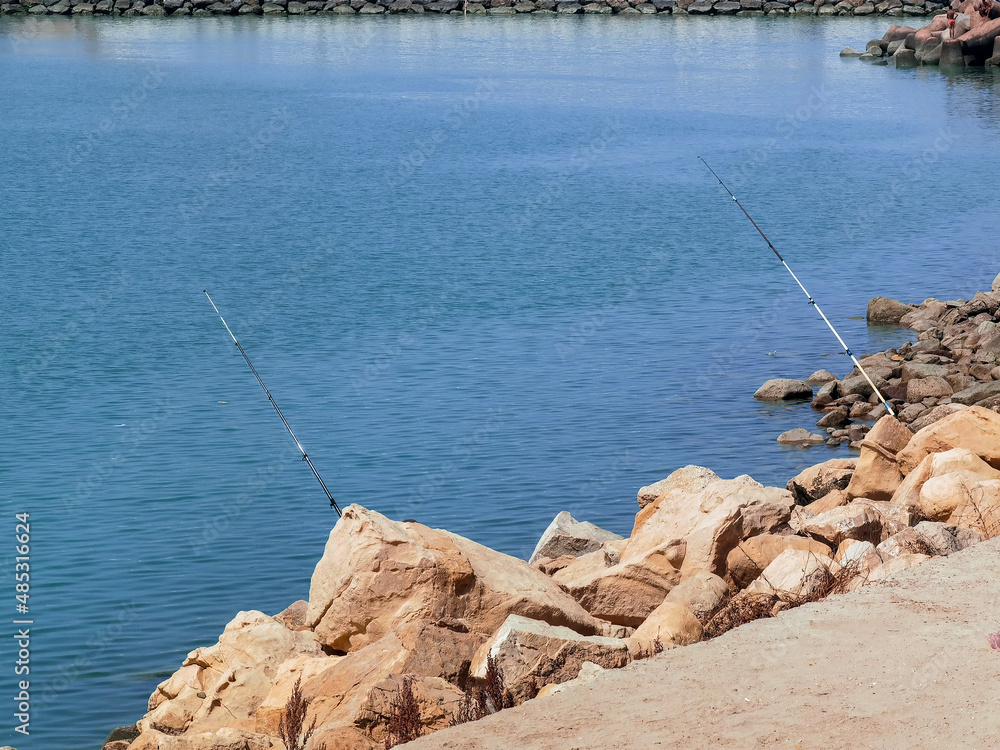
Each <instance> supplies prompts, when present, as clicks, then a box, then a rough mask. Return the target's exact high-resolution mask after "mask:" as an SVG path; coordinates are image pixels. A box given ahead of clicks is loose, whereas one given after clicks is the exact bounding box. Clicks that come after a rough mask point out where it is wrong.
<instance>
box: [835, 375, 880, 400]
mask: <svg viewBox="0 0 1000 750" xmlns="http://www.w3.org/2000/svg"><path fill="white" fill-rule="evenodd" d="M869 375H870V376H871V378H872V380H873V381H874V383H875V386H876V387H877V388H878V389H879V390H882V389H883V388H885V387H886V385H887V383H886V382H885V380H883V379H882V378H880V377H878V375H877V374H876V373H869ZM837 390H838V391H839V392H840V395H841V396H855V395H856V396H861V398H869V397H870V396H871V395H872V394H873V393H875V391H873V390H872V386H871V383H869V382H868V379H867V378H866V377H865V376H864V375H853V376H851V377H847V378H844V379H843V380H841V381H840V385H839V386H837Z"/></svg>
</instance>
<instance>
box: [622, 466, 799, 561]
mask: <svg viewBox="0 0 1000 750" xmlns="http://www.w3.org/2000/svg"><path fill="white" fill-rule="evenodd" d="M794 507H795V504H794V500H793V498H792V495H791V493H790V492H788V491H787V490H782V489H778V488H776V487H765V486H764V485H762V484H760V483H759V482H756V481H754V480H753V479H752V478H751V477H749V476H746V475H744V476H739V477H736V478H735V479H718V478H717V479H715V480H714V481H709V482H707V483H704V484H702V485H701V489H700V490H698V491H697V492H694V493H681V492H678V493H672V494H669V495H667V496H665V497H664V498H663V499H661V500H660V501H659V502H657V503H656V504H655V506H654V512H653V513H652V514H651V515H650V516H648V518H647V519H646V520H645V522H644V523H643V524H642V525H641V526H638V527H637V528H636V529H634V530H633V532H632V536H631V538H630V539H629V542H628V544H627V545H626V547H625V551H624V552H623V553H622V563H623V564H624V563H635V562H638V561H640V560H642V559H643V558H644V557H645V556H646V555H648V554H650V553H651V552H652V551H653V550H656V549H659V548H662V547H663V546H664V545H667V544H673V545H677V544H679V543H681V542H683V545H684V557H683V562H682V563H681V576H682V577H684V578H686V577H689V576H692V575H694V574H696V573H698V572H701V571H708V572H710V573H715V574H716V575H720V574H724V573H725V570H726V556H727V555H728V554H729V552H730V550H732V549H733V548H734V547H736V545H738V544H739V543H740V542H741V541H742V540H743V539H744V538H746V537H748V536H752V535H755V534H759V533H761V532H763V531H766V530H769V529H770V528H773V527H772V526H771V523H772V522H773V521H774V520H775V519H777V518H785V519H787V518H789V516H790V514H791V511H792V509H793V508H794ZM765 519H769V520H765Z"/></svg>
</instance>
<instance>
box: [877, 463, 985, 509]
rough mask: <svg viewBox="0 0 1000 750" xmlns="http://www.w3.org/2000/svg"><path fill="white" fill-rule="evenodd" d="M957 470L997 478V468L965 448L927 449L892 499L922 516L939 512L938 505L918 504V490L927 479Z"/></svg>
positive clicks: (981, 476)
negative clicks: (930, 450)
mask: <svg viewBox="0 0 1000 750" xmlns="http://www.w3.org/2000/svg"><path fill="white" fill-rule="evenodd" d="M956 472H970V473H972V474H975V475H977V476H978V477H980V478H982V479H997V478H1000V470H997V469H994V468H993V467H992V466H990V465H989V464H988V463H986V462H985V461H983V459H981V458H980V457H979V456H977V455H976V454H975V453H973V452H972V451H970V450H968V449H966V448H952V449H951V450H948V451H944V452H943V453H930V454H928V455H927V456H925V457H924V460H923V461H921V462H920V465H919V466H917V468H915V469H914V470H913V471H911V472H910V473H909V474H907V475H906V478H905V479H904V480H903V482H902V484H900V485H899V487H898V488H897V489H896V492H895V493H894V494H893V496H892V502H893V504H896V505H901V506H903V507H907V508H912V509H913V510H914V511H915V512H917V513H919V514H920V515H922V516H924V517H925V518H932V517H934V516H937V515H942V512H939V510H940V509H938V508H931V507H928V508H924V507H922V506H921V502H920V492H921V490H922V489H923V486H924V484H925V483H926V482H927V480H929V479H932V478H934V477H941V476H944V475H945V474H954V473H956Z"/></svg>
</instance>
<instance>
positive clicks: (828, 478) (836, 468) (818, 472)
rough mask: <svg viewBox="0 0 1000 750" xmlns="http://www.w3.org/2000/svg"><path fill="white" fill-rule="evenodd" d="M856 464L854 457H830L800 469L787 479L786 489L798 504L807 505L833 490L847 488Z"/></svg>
mask: <svg viewBox="0 0 1000 750" xmlns="http://www.w3.org/2000/svg"><path fill="white" fill-rule="evenodd" d="M857 464H858V460H857V459H856V458H831V459H830V460H829V461H824V462H823V463H821V464H816V465H815V466H810V467H809V468H808V469H803V470H802V471H800V472H799V473H798V474H796V475H795V476H794V477H792V478H791V479H790V480H788V490H789V492H791V493H792V494H793V495H794V496H795V499H796V501H797V502H798V503H799V504H800V505H805V506H808V505H809V504H810V503H813V502H816V501H818V500H819V499H820V498H823V497H826V495H828V494H829V493H830V492H833V491H834V490H845V489H847V485H848V483H849V482H850V481H851V476H852V475H853V474H854V469H855V467H856V466H857ZM831 507H833V506H831ZM827 510H828V509H827Z"/></svg>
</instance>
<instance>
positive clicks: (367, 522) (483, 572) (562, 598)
mask: <svg viewBox="0 0 1000 750" xmlns="http://www.w3.org/2000/svg"><path fill="white" fill-rule="evenodd" d="M511 614H520V615H524V616H525V617H529V618H531V619H535V620H542V621H543V622H547V623H549V624H550V625H565V626H567V627H570V628H572V629H573V630H576V631H577V632H579V633H582V634H584V635H592V634H595V633H599V632H602V631H603V626H602V625H601V623H599V622H598V621H596V620H595V619H594V618H593V617H591V616H590V615H589V614H587V612H586V611H585V610H584V609H583V608H582V607H581V606H580V605H579V604H578V603H577V602H575V601H574V600H573V599H571V598H570V597H569V596H568V595H567V594H565V593H564V592H563V591H562V590H561V589H560V588H559V586H558V584H556V583H555V582H554V581H553V580H552V579H551V578H549V577H548V576H546V575H544V574H543V573H541V572H540V571H538V570H536V569H535V568H533V567H531V566H530V565H528V564H527V563H526V562H524V561H523V560H518V559H517V558H514V557H510V556H508V555H504V554H502V553H499V552H496V551H494V550H491V549H489V548H487V547H484V546H482V545H480V544H476V543H475V542H472V541H470V540H468V539H464V538H463V537H460V536H458V535H457V534H451V533H449V532H447V531H440V530H436V529H430V528H428V527H426V526H423V525H421V524H418V523H400V522H396V521H390V520H389V519H388V518H386V517H385V516H383V515H381V514H379V513H376V512H374V511H370V510H366V509H365V508H362V507H361V506H358V505H352V506H350V507H349V508H347V509H345V510H344V515H343V517H342V518H341V519H340V520H339V521H338V522H337V525H336V526H335V527H334V529H333V531H332V532H331V533H330V538H329V541H328V542H327V545H326V550H325V552H324V554H323V558H322V559H321V560H320V562H319V564H318V565H317V566H316V570H315V572H314V573H313V577H312V582H311V584H310V587H309V610H308V612H307V615H306V624H307V625H309V626H310V627H312V628H314V629H315V632H316V636H317V638H319V640H320V641H321V642H322V643H323V644H325V645H326V646H328V647H329V648H331V649H333V650H335V651H342V652H350V651H354V650H356V649H358V648H361V647H363V646H365V645H367V644H369V643H373V642H375V641H377V640H379V639H380V638H381V637H382V636H383V635H385V634H386V633H387V632H389V631H390V630H391V629H393V628H396V627H398V626H399V625H400V624H402V623H405V622H407V621H409V620H417V619H421V620H431V621H438V620H442V619H448V620H452V621H460V622H461V623H462V624H463V626H464V627H465V628H467V629H468V630H469V631H471V632H476V633H484V634H487V635H492V634H493V633H495V632H496V631H497V629H499V628H500V626H501V625H502V624H503V622H504V620H506V619H507V616H508V615H511Z"/></svg>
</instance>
